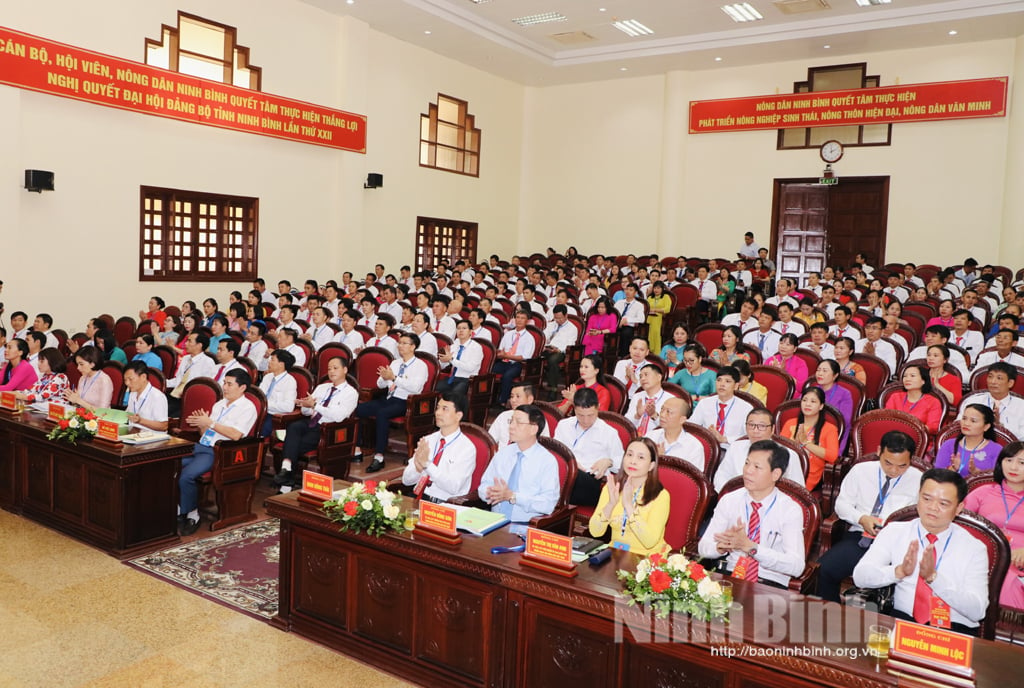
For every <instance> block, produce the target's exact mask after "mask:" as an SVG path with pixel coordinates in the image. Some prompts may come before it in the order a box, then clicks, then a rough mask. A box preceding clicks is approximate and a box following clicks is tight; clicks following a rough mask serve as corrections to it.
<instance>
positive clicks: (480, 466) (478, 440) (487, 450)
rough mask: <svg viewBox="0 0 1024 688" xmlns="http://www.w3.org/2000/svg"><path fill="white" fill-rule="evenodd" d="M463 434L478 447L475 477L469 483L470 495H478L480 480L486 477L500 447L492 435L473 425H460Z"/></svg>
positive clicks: (474, 469) (474, 470)
mask: <svg viewBox="0 0 1024 688" xmlns="http://www.w3.org/2000/svg"><path fill="white" fill-rule="evenodd" d="M459 427H460V428H461V430H462V434H463V435H465V436H466V437H467V438H468V439H469V440H470V441H471V442H472V443H473V446H474V447H476V466H475V467H474V468H473V477H472V479H471V480H470V483H469V494H474V493H476V491H477V489H478V488H479V487H480V479H481V478H483V477H484V471H486V470H487V465H488V464H489V463H490V462H491V459H492V458H493V457H494V453H495V452H496V451H498V445H497V444H496V443H495V441H494V438H493V437H491V435H490V433H488V432H487V431H486V430H484V429H483V428H481V427H480V426H479V425H474V424H473V423H459Z"/></svg>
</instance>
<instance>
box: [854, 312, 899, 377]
mask: <svg viewBox="0 0 1024 688" xmlns="http://www.w3.org/2000/svg"><path fill="white" fill-rule="evenodd" d="M884 326H885V321H884V320H882V319H881V318H877V317H873V318H868V321H867V322H866V323H865V324H864V339H859V340H857V353H859V354H871V355H873V356H877V357H878V358H880V359H882V361H884V362H885V365H886V366H888V368H889V375H890V376H892V375H895V374H896V349H894V348H893V345H892V344H890V343H889V342H887V341H885V340H884V339H882V328H883V327H884Z"/></svg>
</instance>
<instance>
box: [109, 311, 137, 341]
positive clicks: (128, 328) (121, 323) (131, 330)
mask: <svg viewBox="0 0 1024 688" xmlns="http://www.w3.org/2000/svg"><path fill="white" fill-rule="evenodd" d="M134 337H135V318H133V317H131V316H128V315H122V316H121V317H120V318H118V319H117V322H116V323H114V341H115V342H117V345H118V346H121V347H123V346H124V343H125V342H127V341H128V340H129V339H133V338H134Z"/></svg>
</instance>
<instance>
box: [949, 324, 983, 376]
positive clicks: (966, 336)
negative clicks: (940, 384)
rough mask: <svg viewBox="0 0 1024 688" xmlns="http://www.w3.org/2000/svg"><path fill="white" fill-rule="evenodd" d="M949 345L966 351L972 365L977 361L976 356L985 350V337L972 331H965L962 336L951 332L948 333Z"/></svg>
mask: <svg viewBox="0 0 1024 688" xmlns="http://www.w3.org/2000/svg"><path fill="white" fill-rule="evenodd" d="M949 343H950V344H955V345H956V346H959V347H960V348H961V349H963V350H964V351H966V352H967V354H968V355H969V356H970V357H971V363H972V364H973V363H974V362H975V361H977V360H978V354H980V353H981V350H982V349H984V348H985V335H983V334H982V333H981V332H976V331H974V330H967V331H965V332H964V333H963V334H957V333H956V332H955V331H953V332H950V333H949ZM965 379H966V378H965Z"/></svg>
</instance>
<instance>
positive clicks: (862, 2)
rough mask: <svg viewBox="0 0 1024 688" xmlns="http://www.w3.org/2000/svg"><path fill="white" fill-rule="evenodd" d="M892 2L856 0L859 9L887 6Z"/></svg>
mask: <svg viewBox="0 0 1024 688" xmlns="http://www.w3.org/2000/svg"><path fill="white" fill-rule="evenodd" d="M891 2H892V0H857V4H858V5H860V6H861V7H870V6H871V5H888V4H889V3H891Z"/></svg>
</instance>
